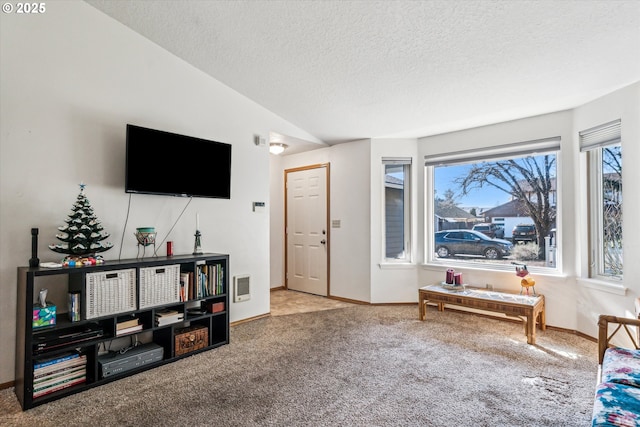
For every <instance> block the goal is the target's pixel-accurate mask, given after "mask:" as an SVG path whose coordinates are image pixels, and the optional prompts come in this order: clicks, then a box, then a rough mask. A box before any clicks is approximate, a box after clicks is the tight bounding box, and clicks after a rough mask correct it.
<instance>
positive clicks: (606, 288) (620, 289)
mask: <svg viewBox="0 0 640 427" xmlns="http://www.w3.org/2000/svg"><path fill="white" fill-rule="evenodd" d="M576 280H577V282H578V284H579V285H580V286H584V287H585V288H589V289H595V290H597V291H601V292H607V293H610V294H616V295H622V296H625V295H627V289H629V288H627V287H625V286H623V285H622V284H620V285H618V284H615V283H611V282H605V281H604V280H596V279H584V278H577V279H576Z"/></svg>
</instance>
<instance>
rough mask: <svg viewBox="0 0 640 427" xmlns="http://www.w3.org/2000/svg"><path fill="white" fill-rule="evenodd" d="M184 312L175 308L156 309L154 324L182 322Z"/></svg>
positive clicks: (162, 324)
mask: <svg viewBox="0 0 640 427" xmlns="http://www.w3.org/2000/svg"><path fill="white" fill-rule="evenodd" d="M183 320H184V313H183V312H182V311H177V310H160V311H156V326H165V325H169V324H171V323H176V322H182V321H183Z"/></svg>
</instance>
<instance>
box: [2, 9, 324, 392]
mask: <svg viewBox="0 0 640 427" xmlns="http://www.w3.org/2000/svg"><path fill="white" fill-rule="evenodd" d="M48 6H52V7H47V12H46V14H42V15H37V16H35V15H34V16H20V15H16V14H15V13H14V14H2V16H1V17H0V19H1V21H0V31H1V33H0V35H1V37H0V39H1V46H0V47H1V51H2V62H1V69H0V79H1V80H0V93H1V94H2V95H1V99H0V121H1V122H2V129H1V136H0V138H1V139H0V190H1V191H0V221H1V224H0V225H1V226H0V232H1V238H0V289H1V292H2V295H3V297H2V298H0V342H2V343H3V344H2V346H0V360H2V364H1V365H0V384H2V383H6V382H9V381H12V380H13V378H14V347H15V346H14V341H15V313H16V311H15V310H16V267H18V266H23V265H27V263H28V260H29V258H30V257H31V252H30V251H31V240H30V238H31V237H30V229H31V228H32V227H39V229H40V240H39V248H38V249H39V257H40V260H41V261H54V260H59V259H60V258H61V255H60V254H56V253H54V252H52V251H50V250H49V249H48V248H47V245H48V244H50V243H55V242H56V239H55V234H56V227H57V226H59V225H62V224H63V223H64V222H63V221H64V219H65V218H66V216H67V215H68V214H69V213H70V212H71V207H72V204H73V202H74V201H75V199H76V196H77V194H78V190H79V189H78V184H79V183H80V182H81V181H84V182H85V183H86V184H87V185H88V186H87V189H86V192H87V195H88V197H89V199H90V201H91V203H92V205H93V207H94V209H95V211H96V214H97V215H98V217H99V219H100V220H101V221H102V223H103V225H104V227H105V229H106V231H108V232H110V233H111V237H110V239H109V240H110V241H112V242H113V243H114V244H115V247H114V248H113V249H111V250H109V251H107V252H105V253H104V256H105V257H106V259H107V260H114V259H117V258H118V254H119V252H120V250H121V249H122V257H123V258H130V257H135V256H136V242H135V238H134V236H133V231H134V230H135V228H136V227H140V226H155V227H156V229H157V230H158V233H159V238H162V237H164V235H165V234H166V233H167V232H168V231H169V229H170V228H171V226H172V225H173V223H174V222H175V221H176V220H177V219H178V216H179V214H180V212H181V211H182V209H183V208H184V207H185V205H186V204H187V202H188V200H187V199H183V198H172V197H161V196H149V195H133V197H132V201H131V212H130V216H129V221H128V225H127V229H126V230H123V228H124V226H125V219H126V214H127V204H128V200H129V196H128V195H127V194H125V193H124V163H125V151H124V149H125V125H126V124H127V123H135V124H139V125H142V126H147V127H152V128H157V129H162V130H167V131H172V132H177V133H183V134H187V135H191V136H197V137H201V138H207V139H213V140H218V141H224V142H227V143H230V144H232V145H233V153H232V157H233V158H232V184H231V186H232V188H231V192H232V196H231V200H215V199H193V201H192V202H191V204H190V206H189V207H188V209H187V210H186V212H185V215H184V216H183V217H182V218H181V219H180V221H179V222H178V223H177V226H176V227H175V229H174V230H173V232H172V233H171V235H170V237H169V240H173V241H174V242H175V249H174V251H175V253H177V254H180V253H191V251H192V250H193V232H194V228H195V215H196V212H199V213H200V228H201V229H202V233H203V238H202V245H203V249H204V250H205V251H211V252H221V253H228V254H230V257H231V259H230V276H233V275H237V274H251V276H252V298H251V300H249V301H247V302H243V303H239V304H232V306H231V307H230V316H231V321H236V320H240V319H244V318H249V317H253V316H257V315H260V314H263V313H267V312H268V311H269V285H270V282H269V234H270V225H269V224H270V221H269V218H270V216H269V213H264V214H255V213H253V212H252V205H251V203H252V202H254V201H259V202H260V201H261V202H268V201H269V198H270V194H269V180H270V172H269V154H268V151H267V147H256V146H255V145H254V144H253V134H259V135H261V136H263V137H264V138H267V137H268V135H269V132H270V131H274V132H279V133H282V134H286V135H291V136H293V137H297V138H301V139H304V140H311V141H313V140H315V138H314V137H312V136H311V135H309V134H307V133H306V132H303V131H302V130H300V129H299V128H296V127H295V126H293V125H291V124H290V123H288V122H286V121H284V120H282V119H281V118H279V117H278V116H276V115H274V114H272V113H271V112H269V111H267V110H265V109H264V108H262V107H260V106H258V105H257V104H255V103H254V102H252V101H251V100H249V99H247V98H245V97H244V96H242V95H240V94H238V93H236V92H234V91H232V90H231V89H229V88H228V87H226V86H224V85H223V84H221V83H220V82H218V81H216V80H214V79H212V78H211V77H209V76H207V75H205V74H203V73H202V72H200V71H199V70H197V69H195V68H194V67H192V66H190V65H188V64H187V63H185V62H184V61H182V60H180V59H178V58H176V57H175V56H173V55H172V54H170V53H168V52H167V51H165V50H163V49H161V48H159V47H158V46H157V45H155V44H153V43H151V42H150V41H149V40H147V39H145V38H143V37H142V36H140V35H138V34H136V33H134V32H132V31H131V30H129V29H128V28H126V27H124V26H123V25H121V24H120V23H118V22H116V21H114V20H113V19H111V18H109V17H107V16H106V15H104V14H102V13H101V12H99V11H97V10H96V9H94V8H93V7H91V6H89V5H87V4H86V3H84V2H76V1H72V2H62V1H57V2H55V7H53V6H54V5H53V4H52V5H48ZM201 160H203V159H199V158H198V157H197V154H196V153H194V163H193V165H176V168H175V170H171V171H164V170H155V169H153V164H151V166H150V171H149V173H172V174H177V173H180V168H182V167H206V166H203V164H202V163H199V162H200V161H201ZM123 234H124V244H123V246H122V248H121V247H120V240H121V238H122V236H123ZM159 253H160V254H161V255H164V253H165V251H164V248H159Z"/></svg>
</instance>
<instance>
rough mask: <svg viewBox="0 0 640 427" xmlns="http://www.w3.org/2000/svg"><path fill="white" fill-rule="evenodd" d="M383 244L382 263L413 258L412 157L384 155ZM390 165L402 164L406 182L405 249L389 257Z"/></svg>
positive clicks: (404, 191)
mask: <svg viewBox="0 0 640 427" xmlns="http://www.w3.org/2000/svg"><path fill="white" fill-rule="evenodd" d="M381 164H382V174H381V175H382V203H381V205H382V206H381V210H382V213H381V214H382V239H381V241H382V245H381V250H380V256H381V259H382V264H407V263H411V262H412V260H413V253H412V252H413V251H412V250H411V248H412V240H411V236H412V227H411V212H412V207H411V188H412V183H411V174H412V171H411V166H412V159H411V157H383V158H382V162H381ZM388 165H402V167H403V174H404V182H403V189H402V190H403V241H404V251H403V254H402V256H401V257H398V258H388V257H387V253H386V252H387V208H386V206H387V180H386V175H387V166H388Z"/></svg>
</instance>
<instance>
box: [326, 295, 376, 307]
mask: <svg viewBox="0 0 640 427" xmlns="http://www.w3.org/2000/svg"><path fill="white" fill-rule="evenodd" d="M327 299H333V300H336V301H342V302H349V303H351V304H362V305H371V303H369V302H366V301H360V300H357V299H349V298H342V297H334V296H331V295H329V296H327Z"/></svg>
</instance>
